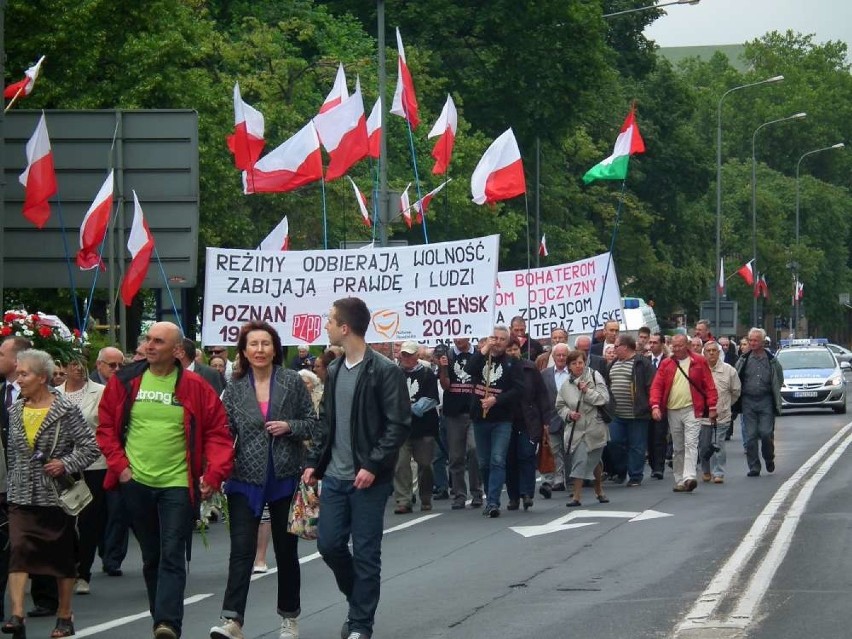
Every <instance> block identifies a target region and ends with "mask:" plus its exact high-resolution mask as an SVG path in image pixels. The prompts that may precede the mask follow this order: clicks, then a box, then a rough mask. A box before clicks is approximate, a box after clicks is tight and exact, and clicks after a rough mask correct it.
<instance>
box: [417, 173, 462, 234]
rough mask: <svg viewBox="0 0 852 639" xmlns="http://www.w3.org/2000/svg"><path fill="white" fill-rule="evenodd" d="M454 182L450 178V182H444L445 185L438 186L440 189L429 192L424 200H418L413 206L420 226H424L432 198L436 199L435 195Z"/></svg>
mask: <svg viewBox="0 0 852 639" xmlns="http://www.w3.org/2000/svg"><path fill="white" fill-rule="evenodd" d="M452 181H453V179H452V178H450V179H449V180H447V181H446V182H444V183H443V184H441V185H440V186H438V188H436V189H433V190H431V191H429V192H428V193H427V194H426V195H424V196H423V197H422V198H420V199H419V200H417V201H416V202H415V203H414V204H413V205H412V206H411V208H413V209H414V210H415V211H416V212H417V218H416V222H417V223H418V224H423V216H424V215H426V211H427V210H428V209H429V203H430V202H431V201H432V198H433V197H435V194H436V193H438V192H439V191H440V190H441V189H443V188H444V187H445V186H447V184H449V183H450V182H452Z"/></svg>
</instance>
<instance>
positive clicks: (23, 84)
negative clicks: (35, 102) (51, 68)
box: [3, 56, 44, 100]
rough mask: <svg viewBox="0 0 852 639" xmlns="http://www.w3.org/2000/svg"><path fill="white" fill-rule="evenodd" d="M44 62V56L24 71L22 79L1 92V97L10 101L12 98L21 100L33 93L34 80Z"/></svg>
mask: <svg viewBox="0 0 852 639" xmlns="http://www.w3.org/2000/svg"><path fill="white" fill-rule="evenodd" d="M42 62H44V56H41V57H40V58H39V59H38V62H36V63H35V64H34V65H33V66H31V67H30V68H29V69H27V70H26V71H24V79H23V80H19V81H18V82H14V83H12V84H10V85H9V86H7V87H6V88H5V89H4V90H3V97H4V98H6V99H7V100H11V99H12V98H14V97H18V98H22V97H24V96H27V95H29V94H30V93H32V92H33V87H34V86H35V82H36V78H38V73H39V71H41V63H42Z"/></svg>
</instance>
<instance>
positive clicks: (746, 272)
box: [737, 260, 757, 297]
mask: <svg viewBox="0 0 852 639" xmlns="http://www.w3.org/2000/svg"><path fill="white" fill-rule="evenodd" d="M753 264H754V260H749V261H748V262H746V263H745V264H743V265H742V266H741V267H739V268H738V269H737V275H739V276H740V277H741V278H743V279H744V280H745V283H746V284H747V285H748V286H754V267H753V266H752V265H753ZM755 297H757V295H755Z"/></svg>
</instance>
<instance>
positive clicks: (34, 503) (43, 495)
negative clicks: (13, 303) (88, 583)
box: [2, 350, 100, 638]
mask: <svg viewBox="0 0 852 639" xmlns="http://www.w3.org/2000/svg"><path fill="white" fill-rule="evenodd" d="M53 369H54V363H53V358H52V357H51V356H50V355H48V354H47V353H45V352H44V351H38V350H28V351H22V352H20V353H19V354H18V368H17V372H18V385H19V386H20V388H21V396H20V397H19V398H18V399H17V400H16V401H15V403H14V404H12V406H11V407H10V409H9V444H8V462H9V469H8V470H9V472H8V476H7V482H8V493H7V498H8V501H9V540H10V548H11V549H10V554H9V582H8V583H9V599H10V601H11V604H12V616H11V617H10V619H9V620H8V621H7V622H6V623H5V624H3V627H2V631H3V633H5V634H11V635H12V636H13V637H18V638H20V637H26V627H25V626H24V591H25V589H26V585H27V577H28V575H29V574H37V575H52V576H54V577H56V581H57V587H58V591H59V606H58V608H57V611H56V616H57V619H56V628H54V630H53V632H52V633H51V635H50V636H51V637H70V636H71V635H73V634H74V624H73V621H72V611H71V597H72V594H73V590H74V581H75V578H76V576H77V566H76V561H75V553H74V526H75V518H74V517H70V516H69V515H67V514H65V511H64V510H62V508H61V506H60V502H59V495H58V492H57V479H58V478H60V477H63V476H65V475H70V474H71V473H79V472H82V471H83V469H85V468H86V467H87V466H89V464H91V463H92V462H94V461H95V460H96V459H97V458H98V456H99V455H100V450H99V449H98V445H97V443H96V442H95V435H94V433H93V432H92V429H91V428H89V426H88V424H87V423H86V421H85V420H84V419H83V415H82V414H81V413H80V410H79V409H78V408H77V407H76V406H75V405H74V404H72V403H71V401H70V400H69V399H68V398H67V397H66V396H64V395H62V394H60V393H59V392H57V391H56V390H54V389H52V388H51V387H50V386H49V381H50V380H52V379H53Z"/></svg>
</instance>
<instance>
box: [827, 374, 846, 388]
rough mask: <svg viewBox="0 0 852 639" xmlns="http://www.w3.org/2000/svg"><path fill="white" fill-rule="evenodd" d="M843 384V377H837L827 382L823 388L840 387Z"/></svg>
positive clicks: (830, 378)
mask: <svg viewBox="0 0 852 639" xmlns="http://www.w3.org/2000/svg"><path fill="white" fill-rule="evenodd" d="M842 384H843V375H836V376H834V377H829V378H828V379H827V380H825V384H823V386H840V385H842Z"/></svg>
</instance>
